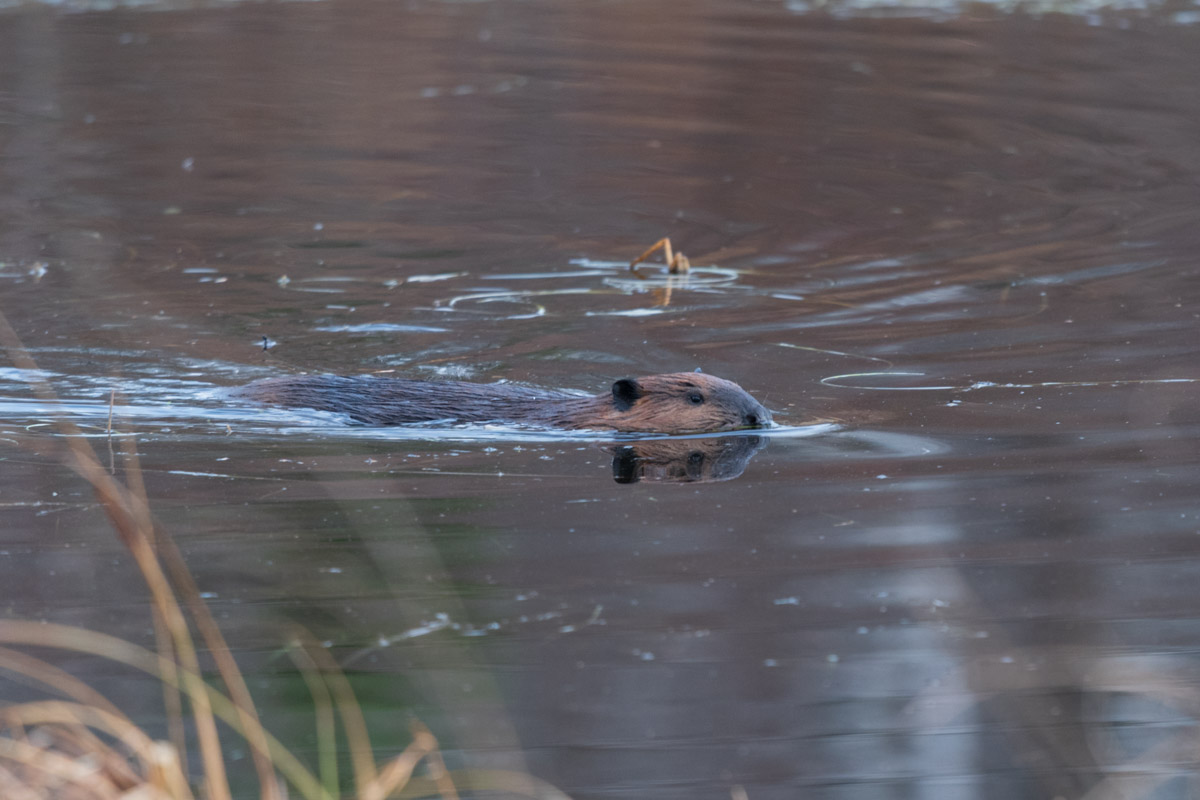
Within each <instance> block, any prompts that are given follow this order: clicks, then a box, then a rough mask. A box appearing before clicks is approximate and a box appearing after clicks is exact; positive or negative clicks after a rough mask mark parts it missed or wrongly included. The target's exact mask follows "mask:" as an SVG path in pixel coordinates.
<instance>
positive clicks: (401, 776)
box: [359, 727, 437, 800]
mask: <svg viewBox="0 0 1200 800" xmlns="http://www.w3.org/2000/svg"><path fill="white" fill-rule="evenodd" d="M414 733H415V735H414V736H413V741H412V744H410V745H409V746H408V747H406V748H404V752H402V753H401V754H400V755H398V756H396V757H395V758H393V759H392V760H391V761H389V762H388V763H387V765H386V766H385V767H384V768H383V770H382V771H381V772H380V773H379V776H378V777H377V778H376V779H375V780H373V781H371V782H370V783H368V784H367V785H366V786H365V787H363V788H362V789H360V790H359V800H384V798H386V797H390V796H391V795H392V793H393V792H395V791H396V790H397V789H399V788H401V787H402V786H405V785H406V784H408V782H409V779H410V778H412V774H413V770H414V769H416V768H417V764H420V763H421V759H423V758H425V757H426V756H427V755H429V754H430V753H432V752H433V751H434V750H435V749H437V739H435V738H433V734H431V733H430V732H429V731H428V730H425V729H424V728H423V727H422V728H421V729H420V730H417V731H414Z"/></svg>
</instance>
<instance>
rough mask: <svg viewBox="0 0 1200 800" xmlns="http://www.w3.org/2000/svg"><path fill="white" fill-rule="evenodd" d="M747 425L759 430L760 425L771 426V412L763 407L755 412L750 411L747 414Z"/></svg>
mask: <svg viewBox="0 0 1200 800" xmlns="http://www.w3.org/2000/svg"><path fill="white" fill-rule="evenodd" d="M746 424H747V425H748V426H750V427H751V428H757V427H759V426H760V425H770V424H771V412H770V411H767V410H766V409H765V408H762V407H761V406H760V407H759V408H758V409H756V410H754V411H749V412H747V413H746Z"/></svg>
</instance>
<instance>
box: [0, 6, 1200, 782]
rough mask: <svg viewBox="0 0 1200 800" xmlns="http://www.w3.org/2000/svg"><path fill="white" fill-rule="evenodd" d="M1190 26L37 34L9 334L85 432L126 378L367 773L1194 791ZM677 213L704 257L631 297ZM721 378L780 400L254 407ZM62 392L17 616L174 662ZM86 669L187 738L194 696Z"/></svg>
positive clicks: (125, 15)
mask: <svg viewBox="0 0 1200 800" xmlns="http://www.w3.org/2000/svg"><path fill="white" fill-rule="evenodd" d="M798 5H799V4H793V6H794V7H798ZM1188 8H1190V7H1188V6H1171V7H1169V8H1166V9H1164V10H1160V11H1155V12H1146V13H1142V14H1137V15H1130V14H1124V15H1123V14H1120V13H1105V14H1101V15H1099V16H1096V17H1090V18H1089V17H1084V16H1070V15H1049V16H1044V17H1040V18H1035V17H1030V16H1023V15H1015V16H1006V15H1002V14H999V13H997V12H993V11H986V10H979V9H975V10H973V11H972V12H971V14H974V16H969V15H963V14H958V15H955V16H953V17H951V16H949V15H948V14H939V15H937V16H936V17H934V16H924V17H917V18H902V17H898V16H893V17H890V18H874V17H872V16H871V15H869V14H868V15H866V16H856V15H854V14H852V13H838V14H815V15H803V14H793V13H789V11H788V9H787V8H785V7H783V6H781V5H778V4H775V3H767V2H761V3H739V2H732V0H718V1H716V2H711V3H697V4H687V3H675V2H662V3H654V4H640V3H633V2H616V3H595V4H585V3H573V2H567V3H547V2H541V1H540V0H533V1H532V2H528V3H509V2H495V3H479V4H474V3H472V4H457V3H424V2H418V3H412V4H388V3H370V2H348V3H313V4H307V3H306V4H280V5H276V4H268V5H252V6H246V7H230V8H223V9H211V10H201V11H172V12H163V13H138V12H128V11H118V12H110V13H88V14H74V15H67V14H61V13H56V12H52V11H49V10H46V9H44V8H24V9H21V10H16V11H9V12H6V13H5V14H3V15H0V147H2V150H0V187H2V188H0V262H3V266H2V267H0V311H3V313H4V314H5V315H6V316H7V318H8V319H9V320H10V322H11V323H12V324H13V326H14V327H15V328H16V329H17V331H18V333H19V334H20V335H21V337H22V339H23V340H24V342H25V344H26V345H27V346H28V347H29V348H30V350H31V351H32V352H33V354H34V356H35V357H36V358H37V359H38V361H39V363H40V366H41V367H42V369H43V370H44V371H45V372H46V373H47V374H48V375H49V376H50V377H51V379H52V381H53V382H54V384H55V386H56V388H57V389H58V391H59V392H60V394H61V395H62V396H63V397H64V399H66V400H67V401H68V410H69V412H70V413H71V414H72V416H73V417H74V419H75V420H76V421H77V422H79V423H80V424H81V425H83V426H84V429H85V430H86V431H90V432H93V433H97V434H100V433H102V432H103V429H104V427H105V426H106V424H107V416H108V402H109V398H110V394H111V392H112V391H113V390H114V389H115V390H116V391H117V392H118V394H119V396H120V398H119V399H118V400H117V408H116V415H115V424H116V425H117V426H118V427H119V428H120V429H122V430H126V431H132V432H135V433H137V434H138V436H139V442H140V447H139V450H140V454H141V457H142V460H143V464H144V466H145V469H146V471H147V475H146V477H147V484H148V491H149V494H150V497H151V498H152V501H153V504H154V509H155V511H156V513H157V514H158V515H159V516H160V518H161V519H162V521H163V522H164V524H165V525H166V527H167V528H168V529H169V530H170V531H171V532H172V533H173V535H174V537H175V538H176V540H177V541H178V543H179V544H180V546H181V548H182V549H183V551H184V553H185V555H186V557H187V558H188V561H189V564H190V566H191V568H192V569H193V571H194V572H195V574H196V577H197V580H198V582H199V584H200V587H201V589H202V590H203V591H205V592H206V593H207V595H208V597H209V598H210V602H211V604H212V607H213V609H214V611H215V613H216V614H217V616H218V619H219V620H220V621H221V623H222V624H223V626H224V629H225V632H226V634H227V635H228V636H229V638H230V641H231V643H232V645H233V646H234V647H235V648H236V649H237V654H238V656H239V660H240V662H241V663H242V665H243V666H244V667H245V669H246V670H247V672H248V673H249V675H250V677H251V688H252V690H253V691H254V692H255V694H256V697H257V698H258V699H259V700H260V701H261V703H262V706H263V710H264V716H265V718H266V721H267V724H268V727H270V728H272V729H273V730H275V731H276V732H277V733H279V734H280V735H281V736H282V738H283V739H284V740H285V741H286V742H288V743H289V744H291V745H292V746H293V747H295V748H296V749H297V750H298V751H299V752H300V754H301V755H302V756H303V757H306V758H310V759H311V757H312V754H313V739H312V722H311V717H310V713H311V704H310V701H309V700H308V697H307V694H306V692H305V690H304V688H303V683H302V681H301V680H300V678H299V677H298V676H297V674H296V673H295V671H294V670H293V668H292V667H291V664H290V662H289V661H288V659H287V658H286V657H285V656H283V655H282V654H281V650H280V648H281V647H282V645H283V642H284V640H285V636H286V634H285V632H284V630H285V626H286V625H287V624H289V623H300V624H302V625H304V626H306V627H307V628H308V629H309V630H311V631H312V632H313V633H314V634H315V635H316V636H317V637H319V639H321V640H322V641H325V642H327V644H328V647H329V648H330V651H331V653H332V654H333V656H334V657H335V658H336V659H337V660H338V661H339V662H340V663H342V664H343V665H344V667H345V668H346V669H347V671H348V673H349V674H350V677H351V679H352V681H353V683H354V686H355V688H356V690H357V691H358V692H359V693H360V696H361V699H362V700H363V702H364V705H365V707H366V709H367V712H368V722H369V724H370V727H371V730H372V733H373V735H374V736H375V738H376V742H377V745H378V747H379V755H380V757H381V758H382V757H384V756H386V755H387V754H388V753H390V752H394V751H395V750H396V749H397V748H398V747H400V746H402V745H403V743H404V742H405V741H406V740H407V739H406V737H407V725H408V719H409V715H410V714H415V715H416V716H418V717H420V718H421V719H422V720H424V721H425V722H426V723H427V724H428V725H429V726H430V727H431V729H432V730H433V731H434V733H435V734H436V735H437V736H438V737H439V739H440V740H441V742H442V744H443V746H444V747H445V748H446V750H447V758H448V761H449V763H450V765H451V766H452V767H499V768H506V769H520V770H524V771H528V772H530V773H532V774H534V775H536V776H538V777H540V778H543V779H545V780H547V781H550V782H551V783H553V784H555V785H557V786H559V787H560V788H562V789H563V790H564V791H566V792H568V793H569V794H570V795H571V796H572V797H575V798H653V800H676V799H677V798H678V799H679V800H684V798H687V799H689V800H690V799H692V798H699V799H701V800H707V799H708V798H714V799H715V798H729V797H731V792H733V791H734V787H737V786H741V787H743V788H744V790H745V792H746V796H748V797H749V798H751V800H770V799H772V798H797V797H803V798H831V799H832V798H836V799H837V800H845V799H849V798H853V799H854V800H859V799H860V798H881V797H886V798H937V799H938V800H941V799H942V798H987V799H989V800H991V799H993V798H1054V797H1062V798H1089V800H1095V799H1096V798H1105V799H1106V800H1107V798H1117V797H1124V798H1154V799H1155V800H1162V799H1165V798H1185V797H1197V796H1200V781H1198V779H1197V767H1198V764H1200V748H1198V747H1197V745H1198V744H1200V727H1198V723H1197V717H1198V715H1200V594H1198V593H1197V592H1196V585H1197V580H1200V501H1197V496H1198V495H1200V469H1198V467H1200V458H1198V456H1200V444H1198V438H1200V394H1198V391H1197V383H1196V382H1197V381H1200V363H1198V358H1197V356H1198V355H1200V322H1198V318H1200V313H1198V308H1200V280H1198V279H1200V267H1198V265H1197V258H1198V257H1197V253H1198V252H1200V146H1198V145H1197V142H1198V141H1200V83H1197V81H1196V77H1197V72H1196V69H1197V55H1196V54H1197V53H1198V52H1200V27H1189V26H1187V25H1181V24H1177V23H1179V22H1180V21H1181V20H1182V21H1187V20H1188V19H1189V17H1188V14H1190V13H1192V12H1190V11H1188ZM662 236H670V237H671V238H672V240H673V241H674V243H675V244H676V245H677V246H678V247H681V248H682V249H684V250H685V251H686V252H687V253H688V255H689V256H690V257H691V259H692V262H693V264H694V265H695V267H696V268H695V269H694V271H693V273H692V274H691V276H690V277H686V278H671V279H668V278H667V277H666V276H665V275H663V273H662V271H661V269H657V268H651V269H648V270H645V272H644V275H645V277H644V279H640V280H639V279H637V278H634V277H630V275H629V274H628V273H627V272H626V271H625V269H624V266H623V265H624V264H625V263H627V261H628V260H629V259H630V258H631V257H633V256H635V255H637V254H638V253H640V252H641V251H642V250H643V249H644V248H645V247H646V246H648V245H649V244H650V243H652V242H653V241H655V240H656V239H658V238H659V237H662ZM262 337H268V339H269V340H270V341H272V342H274V343H275V346H274V347H273V348H271V349H270V350H269V351H264V350H263V349H262V347H261V346H260V343H261V340H262ZM696 367H701V368H703V369H704V370H705V371H706V372H710V373H712V374H715V375H720V376H722V377H726V378H729V379H732V380H736V381H737V382H739V383H740V384H742V385H743V386H744V387H746V388H747V389H748V390H749V391H750V392H751V393H753V394H754V395H755V396H756V397H758V398H759V399H761V400H762V401H763V402H764V403H765V404H766V405H767V406H768V407H770V408H771V409H773V410H774V412H775V415H776V421H777V422H778V423H780V425H781V427H780V428H779V429H777V430H774V431H767V432H766V433H765V435H763V436H761V437H748V436H741V437H738V436H734V437H716V438H709V439H693V440H684V441H683V442H682V443H681V442H680V440H672V441H668V442H667V443H666V444H663V443H661V442H660V443H647V442H640V441H623V442H617V443H610V442H606V441H604V440H603V439H602V438H598V437H595V436H583V435H570V434H562V433H547V432H537V431H519V430H510V429H503V428H472V429H454V428H449V429H448V428H444V427H443V428H426V429H418V430H391V431H378V430H371V429H367V428H361V427H359V428H354V427H349V426H346V425H345V424H344V423H343V421H341V420H339V419H337V418H333V417H329V416H324V415H321V414H316V413H307V412H279V411H263V410H260V409H251V408H246V407H244V406H241V405H239V404H237V403H234V402H232V401H230V400H228V398H226V397H225V396H224V395H223V390H224V388H225V387H228V386H232V385H237V384H239V383H242V382H245V381H247V380H250V379H253V378H257V377H261V376H265V375H274V374H283V373H285V372H288V371H293V370H296V369H306V370H313V371H342V372H353V371H366V370H370V371H377V370H395V371H396V373H397V374H401V375H405V376H417V377H422V376H427V377H439V376H444V377H457V378H467V379H474V380H481V381H488V380H495V379H505V380H512V381H522V382H529V383H531V384H535V385H543V386H554V387H569V388H573V389H581V390H587V391H600V390H603V388H604V387H605V386H607V385H608V384H609V383H610V382H611V381H612V380H613V379H615V378H619V377H624V376H626V375H637V374H646V373H652V372H667V371H681V370H690V369H693V368H696ZM27 377H28V375H26V374H24V373H22V372H21V371H19V370H15V369H12V368H9V367H8V365H7V363H2V362H0V441H3V445H4V446H3V448H2V449H0V458H2V459H3V460H0V608H2V609H3V611H4V613H5V615H6V616H9V617H19V618H32V619H45V620H52V621H57V622H67V623H73V624H80V625H85V626H87V627H90V628H94V629H97V630H101V631H105V632H109V633H115V634H118V635H121V636H124V637H126V638H129V639H132V640H134V641H136V642H139V643H143V644H150V643H151V642H152V636H151V633H150V623H149V613H148V610H147V606H146V593H145V591H144V590H143V588H142V585H141V583H140V580H139V578H138V577H137V574H136V571H135V569H134V567H133V564H132V562H131V560H130V558H129V557H128V556H127V555H126V553H125V551H124V550H123V549H122V548H121V546H120V545H119V544H118V543H117V541H116V540H115V537H114V536H113V535H112V533H111V531H110V530H109V529H108V528H107V526H106V523H105V521H104V518H103V515H102V513H101V512H100V511H99V509H98V508H97V506H96V504H95V503H94V501H93V498H92V496H91V493H90V490H89V489H88V488H87V487H86V485H84V484H82V482H81V481H80V480H79V479H77V478H76V477H74V476H73V475H72V474H71V473H70V472H68V471H67V470H66V469H65V468H63V467H62V466H61V465H60V464H59V463H58V461H57V460H56V458H55V457H54V456H52V455H51V454H50V453H49V450H48V448H46V446H45V442H44V441H41V439H40V437H45V436H49V435H50V433H49V431H50V427H49V422H50V420H51V415H50V414H49V412H48V410H47V409H46V407H45V406H44V405H43V404H41V403H39V402H37V401H35V400H33V399H32V398H33V395H32V394H31V393H30V391H29V389H28V388H27V386H26V383H25V378H27ZM31 440H32V444H30V441H31ZM18 442H23V443H24V444H22V445H20V446H18V444H17V443H18ZM95 442H96V444H97V445H98V447H99V449H100V451H101V453H102V454H104V453H105V452H106V444H105V440H104V438H103V437H102V436H99V435H98V436H97V438H96V439H95ZM104 457H106V456H104ZM614 476H615V477H617V478H618V479H620V480H619V481H616V480H614ZM697 479H700V480H697ZM59 663H62V664H64V665H65V666H68V667H71V668H72V669H74V670H75V671H76V672H77V674H80V675H82V676H83V677H85V678H87V679H88V680H90V681H91V682H93V683H94V684H96V685H97V686H98V687H99V688H101V689H103V690H105V691H107V692H108V693H109V694H110V695H112V696H114V698H115V699H117V700H118V702H119V703H120V704H121V705H122V706H123V707H125V708H127V709H128V710H129V711H130V713H131V714H133V715H134V716H135V718H136V719H137V720H138V721H139V722H141V723H142V724H145V725H147V726H148V727H150V728H151V729H156V730H161V727H160V726H161V720H162V711H161V708H160V707H159V696H158V693H157V690H156V689H155V687H154V686H153V685H152V684H150V683H148V682H147V681H145V680H142V679H140V678H138V677H136V676H131V675H129V674H126V673H124V672H123V671H121V670H119V669H117V668H115V667H112V666H109V665H104V664H97V663H95V662H91V661H87V660H82V659H78V658H72V657H62V658H61V659H60V661H59ZM3 686H4V689H3V692H4V696H5V697H9V698H12V697H17V696H24V695H22V694H21V692H20V691H19V690H17V689H16V688H15V687H12V686H10V685H8V684H3ZM230 747H231V754H232V755H233V757H234V758H235V759H237V758H242V757H244V748H242V749H236V745H230ZM240 763H241V764H242V765H243V766H242V768H240V769H235V772H236V775H237V778H238V780H239V782H240V783H239V786H240V789H239V791H240V796H242V797H250V796H253V795H254V793H255V790H254V788H253V785H254V784H253V781H252V780H251V779H250V777H249V776H250V770H249V768H248V766H245V762H244V760H243V761H242V762H240Z"/></svg>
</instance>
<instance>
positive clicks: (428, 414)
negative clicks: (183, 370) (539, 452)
mask: <svg viewBox="0 0 1200 800" xmlns="http://www.w3.org/2000/svg"><path fill="white" fill-rule="evenodd" d="M235 394H236V395H238V396H241V397H247V398H250V399H252V400H255V401H258V402H260V403H267V404H269V405H279V406H289V407H293V408H312V409H316V410H319V411H332V412H336V413H341V414H348V415H349V416H350V417H351V418H352V419H354V420H357V421H358V422H363V423H366V424H368V425H403V424H406V423H413V422H435V421H442V420H445V421H452V422H514V423H522V424H532V425H544V426H548V427H553V428H568V429H589V428H590V429H597V430H615V431H628V432H641V433H672V434H677V433H702V432H704V433H707V432H711V431H728V430H735V429H737V428H753V427H759V426H763V425H769V424H770V423H771V413H770V412H769V411H767V409H765V408H763V406H762V405H760V404H759V402H758V401H757V400H755V399H754V398H753V397H751V396H750V395H749V394H747V393H746V391H745V390H744V389H742V387H740V386H738V385H737V384H736V383H733V382H731V381H726V380H722V379H721V378H714V377H713V376H711V375H704V374H702V373H696V372H681V373H673V374H669V375H647V376H645V377H642V378H626V379H623V380H619V381H617V382H616V383H614V384H613V386H612V391H611V392H605V393H603V394H598V395H593V396H586V395H578V394H572V393H570V392H563V391H555V390H550V389H537V388H533V387H529V386H514V385H510V384H503V383H492V384H484V383H463V382H460V381H415V380H405V379H402V378H372V377H365V376H358V377H339V376H336V375H295V376H290V377H285V378H268V379H266V380H261V381H256V382H254V383H251V384H249V385H247V386H243V387H241V388H240V389H238V390H236V392H235Z"/></svg>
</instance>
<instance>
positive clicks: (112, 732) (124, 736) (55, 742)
mask: <svg viewBox="0 0 1200 800" xmlns="http://www.w3.org/2000/svg"><path fill="white" fill-rule="evenodd" d="M0 719H2V720H4V722H6V723H7V724H8V725H10V726H12V727H13V728H15V729H17V730H23V729H26V728H31V727H35V726H38V727H37V728H36V730H35V731H34V735H31V736H30V737H28V738H26V739H17V738H7V739H0V757H3V758H5V759H6V760H8V761H9V762H10V763H16V764H19V765H21V766H22V767H24V768H25V770H27V771H31V772H33V773H40V775H41V776H44V778H45V779H46V780H48V781H51V782H56V783H77V784H80V785H81V787H85V788H86V789H88V790H90V791H91V792H92V794H94V795H95V796H99V797H104V796H106V795H107V794H109V793H110V790H111V793H112V794H113V796H114V797H123V796H124V795H125V793H126V792H127V791H131V790H134V789H136V788H139V787H150V788H151V789H153V796H155V797H162V798H171V800H192V793H191V791H190V789H188V785H187V778H186V776H185V775H184V774H183V772H182V771H181V770H180V768H179V760H178V758H176V756H175V750H174V748H173V747H171V746H169V745H164V744H161V743H159V742H155V741H153V740H152V739H151V738H150V737H149V736H147V735H146V734H145V733H144V732H143V731H142V730H141V729H140V728H138V727H137V726H136V725H134V724H133V723H131V722H130V721H129V720H128V719H126V718H125V717H124V716H123V715H116V714H110V713H109V712H107V711H104V710H101V709H99V708H95V707H93V706H89V705H85V704H81V703H70V702H65V701H61V700H47V701H41V702H32V703H24V704H21V705H17V706H9V707H8V708H5V709H3V710H2V711H0ZM88 729H94V730H97V731H100V732H102V733H104V734H106V735H108V736H110V737H112V738H114V739H116V740H117V741H118V742H120V744H121V745H123V749H125V750H127V751H128V752H129V753H131V754H132V757H133V758H134V759H136V761H137V762H138V764H139V765H140V769H138V768H137V767H135V766H134V765H133V764H130V763H129V761H128V760H127V758H126V757H125V756H124V755H123V754H122V753H120V752H118V751H116V750H114V749H113V748H111V747H109V746H108V745H107V744H105V743H104V742H103V741H101V740H100V739H99V738H97V737H96V736H95V735H93V734H92V733H91V731H90V730H88ZM37 740H41V743H40V744H39V743H38V741H37ZM54 796H57V795H54Z"/></svg>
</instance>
